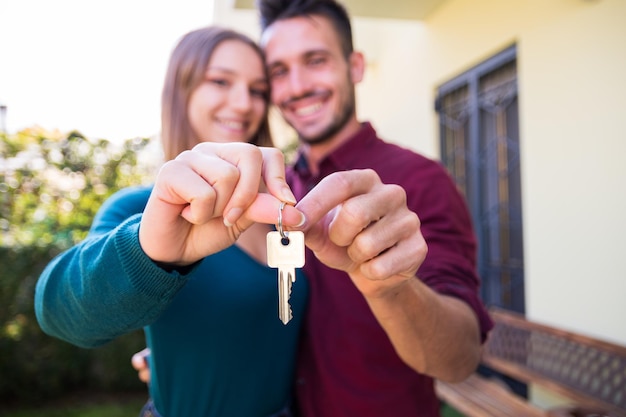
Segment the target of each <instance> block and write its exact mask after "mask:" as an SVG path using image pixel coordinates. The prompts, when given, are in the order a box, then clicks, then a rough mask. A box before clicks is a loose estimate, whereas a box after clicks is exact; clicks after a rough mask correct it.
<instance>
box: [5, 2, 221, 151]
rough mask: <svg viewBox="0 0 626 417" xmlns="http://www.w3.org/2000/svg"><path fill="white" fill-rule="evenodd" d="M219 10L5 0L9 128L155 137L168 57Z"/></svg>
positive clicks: (205, 5) (200, 5)
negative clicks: (183, 38) (182, 39)
mask: <svg viewBox="0 0 626 417" xmlns="http://www.w3.org/2000/svg"><path fill="white" fill-rule="evenodd" d="M212 14H213V1H212V0H181V1H179V2H176V3H171V2H152V1H150V0H135V1H132V2H126V1H123V0H112V1H107V2H95V3H93V2H82V1H80V0H58V1H54V2H49V1H46V0H25V1H23V0H2V1H1V2H0V16H2V24H1V25H0V49H1V51H2V61H3V63H11V65H2V67H1V68H0V103H3V104H4V105H6V106H7V112H6V129H7V131H8V132H10V133H13V132H16V131H19V130H22V129H24V128H28V127H32V126H34V125H38V126H41V127H43V128H45V129H48V130H53V129H59V130H61V131H71V130H78V131H80V132H81V133H83V134H84V135H86V136H88V137H92V138H106V139H109V140H113V141H117V142H121V141H123V140H124V139H128V138H132V137H148V136H152V135H155V134H157V133H158V132H159V126H160V119H159V117H160V113H159V92H160V88H161V82H162V80H163V75H164V74H165V67H166V63H167V59H168V54H169V52H170V51H171V49H172V48H173V46H174V45H175V43H176V42H177V40H178V38H179V37H180V34H181V33H185V32H187V31H189V30H191V29H195V28H197V27H201V26H205V25H207V24H209V23H211V21H212ZM25 22H27V24H25ZM9 40H10V41H9ZM33 61H36V62H38V63H41V65H28V64H27V63H29V62H33Z"/></svg>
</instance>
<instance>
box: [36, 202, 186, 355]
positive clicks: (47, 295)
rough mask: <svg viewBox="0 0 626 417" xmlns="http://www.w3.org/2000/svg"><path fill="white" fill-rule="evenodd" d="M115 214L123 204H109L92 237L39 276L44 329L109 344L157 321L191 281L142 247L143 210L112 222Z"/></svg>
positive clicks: (90, 343) (86, 343)
mask: <svg viewBox="0 0 626 417" xmlns="http://www.w3.org/2000/svg"><path fill="white" fill-rule="evenodd" d="M107 203H108V202H107ZM113 207H115V210H113V209H112V208H113ZM115 217H119V205H118V204H105V205H104V206H103V208H102V209H101V211H100V213H99V214H98V216H96V221H95V222H94V226H93V227H92V229H91V231H90V234H89V235H88V236H87V238H86V239H85V240H84V241H83V242H81V243H80V244H78V245H76V246H74V247H72V248H71V249H69V250H67V251H65V252H63V253H62V254H60V255H58V256H57V257H56V258H54V259H53V260H52V261H51V262H50V263H49V264H48V266H47V267H46V268H45V270H44V271H43V273H42V274H41V276H40V277H39V281H38V282H37V286H36V289H35V313H36V315H37V320H38V322H39V325H40V326H41V328H42V330H43V331H44V332H45V333H47V334H49V335H51V336H54V337H57V338H59V339H62V340H65V341H67V342H70V343H72V344H75V345H77V346H81V347H96V346H99V345H102V344H105V343H107V342H109V341H111V340H113V339H114V338H116V337H118V336H121V335H123V334H125V333H128V332H131V331H133V330H136V329H139V328H142V327H144V326H146V325H148V324H150V323H151V322H153V321H154V320H155V319H156V318H158V317H159V315H160V314H161V313H162V312H163V310H164V309H165V308H167V306H168V305H169V304H170V302H171V301H172V299H173V298H174V297H175V295H176V294H177V292H178V291H179V290H180V289H181V288H182V287H183V286H184V285H185V283H186V282H187V278H186V276H183V275H181V274H179V273H178V272H176V271H173V272H166V271H165V270H163V269H161V268H159V267H158V266H157V265H156V264H155V263H154V262H152V260H151V259H150V258H148V256H147V255H146V254H145V253H144V252H143V250H142V249H141V246H140V244H139V223H140V221H141V213H137V214H133V215H131V216H129V217H128V218H126V219H125V220H124V221H122V222H121V223H119V222H118V223H117V226H115V227H113V225H114V223H115V222H114V221H113V220H112V218H115ZM96 223H97V224H96ZM103 225H104V226H103ZM107 228H108V231H107Z"/></svg>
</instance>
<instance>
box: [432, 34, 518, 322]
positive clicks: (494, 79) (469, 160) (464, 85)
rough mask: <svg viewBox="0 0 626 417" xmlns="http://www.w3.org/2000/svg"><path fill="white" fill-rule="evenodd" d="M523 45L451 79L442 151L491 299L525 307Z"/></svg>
mask: <svg viewBox="0 0 626 417" xmlns="http://www.w3.org/2000/svg"><path fill="white" fill-rule="evenodd" d="M516 56H517V53H516V47H515V46H512V47H509V48H507V49H506V50H504V51H502V52H500V53H499V54H497V55H495V56H494V57H492V58H490V59H488V60H487V61H485V62H483V63H482V64H480V65H478V66H476V67H474V68H472V69H471V70H469V71H467V72H466V73H464V74H462V75H460V76H458V77H456V78H454V79H453V80H451V81H449V82H447V83H445V84H444V85H442V86H441V87H440V88H439V94H438V98H437V101H436V103H435V107H436V110H437V112H438V114H439V121H440V123H439V125H440V138H441V159H442V162H443V164H444V165H445V166H446V167H447V168H448V170H449V171H450V173H451V175H452V177H453V178H454V180H455V182H456V184H457V186H458V187H459V190H460V191H461V192H462V193H463V195H464V196H465V198H466V200H467V202H468V206H469V208H470V212H471V215H472V219H473V222H474V226H475V229H476V235H477V238H478V271H479V274H480V276H481V278H482V296H483V299H484V301H485V303H486V304H488V305H496V306H500V307H504V308H508V309H510V310H513V311H518V312H520V313H524V310H525V308H524V263H523V239H522V204H521V203H522V202H521V175H520V174H521V173H520V149H519V126H518V122H519V116H518V100H517V96H518V91H517V65H516Z"/></svg>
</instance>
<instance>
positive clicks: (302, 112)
mask: <svg viewBox="0 0 626 417" xmlns="http://www.w3.org/2000/svg"><path fill="white" fill-rule="evenodd" d="M321 108H322V105H321V104H320V103H316V104H312V105H310V106H306V107H300V108H299V109H297V110H296V111H295V113H296V114H297V115H298V116H308V115H309V114H312V113H314V112H316V111H318V110H319V109H321Z"/></svg>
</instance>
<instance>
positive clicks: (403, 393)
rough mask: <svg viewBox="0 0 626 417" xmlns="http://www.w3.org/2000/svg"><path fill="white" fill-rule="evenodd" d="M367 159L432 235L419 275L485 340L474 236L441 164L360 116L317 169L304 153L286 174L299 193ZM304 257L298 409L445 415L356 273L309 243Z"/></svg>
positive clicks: (350, 416)
mask: <svg viewBox="0 0 626 417" xmlns="http://www.w3.org/2000/svg"><path fill="white" fill-rule="evenodd" d="M361 168H372V169H374V170H375V171H376V172H377V173H378V175H379V176H380V177H381V179H382V181H383V183H387V184H392V183H393V184H398V185H401V186H402V187H403V188H404V189H405V190H406V193H407V199H408V202H407V204H408V207H409V208H410V209H411V210H412V211H414V212H415V213H417V215H418V216H419V218H420V221H421V224H422V226H421V230H422V234H423V235H424V238H425V239H426V243H427V244H428V255H427V257H426V260H425V261H424V263H423V264H422V266H421V267H420V269H419V271H418V272H417V276H418V277H419V279H421V280H422V281H424V282H425V283H426V284H427V285H429V286H430V287H431V288H433V289H434V290H435V291H437V292H439V293H442V294H447V295H451V296H454V297H458V298H460V299H461V300H463V301H465V302H466V303H467V304H469V305H470V307H471V308H472V309H473V310H474V311H475V313H476V316H477V317H478V320H479V323H480V330H481V337H482V338H483V340H484V338H485V337H486V334H487V332H488V331H489V330H490V329H491V327H492V326H493V324H492V322H491V319H490V318H489V316H488V314H487V312H486V311H485V309H484V306H483V304H482V302H481V301H480V299H479V295H478V293H479V291H478V288H479V279H478V277H477V274H476V261H475V251H476V241H475V238H474V233H473V229H472V226H471V221H470V217H469V213H468V210H467V207H466V204H465V201H464V200H463V198H462V197H461V195H460V194H459V192H458V191H457V189H456V187H455V185H454V183H453V181H452V179H451V178H450V176H449V175H448V174H447V171H445V169H444V168H443V167H442V166H441V164H439V163H437V162H435V161H432V160H430V159H427V158H425V157H423V156H421V155H418V154H416V153H414V152H412V151H409V150H407V149H403V148H401V147H399V146H396V145H393V144H390V143H386V142H383V141H382V140H381V139H379V138H378V137H377V136H376V132H375V130H374V129H373V128H372V126H371V125H370V124H369V123H364V124H363V125H362V128H361V130H360V131H359V132H358V133H357V134H356V135H355V136H354V137H353V138H351V139H350V140H349V141H347V142H346V143H344V144H342V145H341V146H340V147H339V148H338V149H336V150H335V151H334V152H333V153H332V154H331V155H329V156H327V157H326V158H325V159H324V160H323V161H322V162H321V165H320V173H319V175H318V176H315V177H314V176H312V175H311V173H310V171H309V170H308V167H307V162H306V160H305V159H304V158H303V156H302V155H300V157H299V159H298V161H297V162H296V164H295V165H294V167H293V168H292V169H290V170H289V172H288V182H289V184H290V185H291V188H292V190H293V192H294V193H295V196H296V198H297V199H300V198H302V197H303V196H304V195H305V194H306V193H307V192H308V191H309V190H311V189H312V188H313V187H314V186H315V185H316V184H317V183H318V182H319V181H320V180H321V179H322V178H323V177H325V176H327V175H329V174H331V173H333V172H336V171H344V170H349V169H361ZM306 256H307V258H306V265H305V267H304V271H305V272H306V275H307V277H308V278H309V285H310V292H309V294H310V295H309V303H308V310H307V316H306V317H305V323H304V328H303V332H302V336H301V344H300V355H299V360H298V368H297V376H296V396H297V401H298V404H299V408H300V411H301V416H302V417H322V416H332V417H340V416H345V417H354V416H359V417H368V416H372V417H381V416H403V417H404V416H420V417H433V416H439V402H438V400H437V398H436V396H435V392H434V388H433V380H432V379H431V378H430V377H428V376H425V375H422V374H419V373H417V372H415V371H413V370H412V369H411V368H409V367H408V366H407V365H405V364H404V362H402V360H401V359H400V358H399V357H398V355H397V354H396V352H395V350H394V348H393V346H392V345H391V342H390V341H389V338H388V337H387V335H386V333H385V332H384V330H383V329H382V327H381V326H380V325H379V324H378V322H377V321H376V319H375V318H374V315H373V314H372V312H371V310H370V309H369V307H368V305H367V303H366V302H365V299H364V298H363V296H362V295H361V293H360V292H359V291H358V290H357V289H356V287H355V286H354V285H353V284H352V281H351V280H350V277H349V276H348V275H347V274H346V273H345V272H341V271H337V270H333V269H331V268H328V267H326V266H325V265H323V264H322V263H320V262H319V261H317V259H315V257H314V256H313V254H312V253H311V252H310V251H309V250H308V249H307V255H306Z"/></svg>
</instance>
